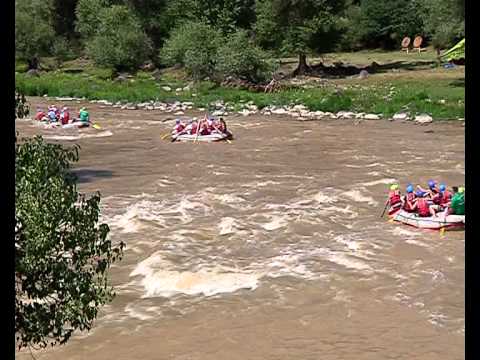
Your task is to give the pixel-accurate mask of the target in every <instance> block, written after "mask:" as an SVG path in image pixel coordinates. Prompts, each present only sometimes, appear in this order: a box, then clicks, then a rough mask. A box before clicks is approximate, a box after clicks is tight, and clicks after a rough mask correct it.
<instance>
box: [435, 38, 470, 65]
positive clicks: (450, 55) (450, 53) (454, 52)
mask: <svg viewBox="0 0 480 360" xmlns="http://www.w3.org/2000/svg"><path fill="white" fill-rule="evenodd" d="M440 59H442V60H446V61H455V60H460V59H465V39H463V40H462V41H460V42H459V43H458V44H456V45H455V46H454V47H452V48H451V49H449V50H447V51H446V52H445V53H443V54H442V55H440Z"/></svg>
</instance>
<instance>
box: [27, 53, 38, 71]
mask: <svg viewBox="0 0 480 360" xmlns="http://www.w3.org/2000/svg"><path fill="white" fill-rule="evenodd" d="M28 70H38V58H37V57H36V56H34V57H33V58H31V59H29V60H28Z"/></svg>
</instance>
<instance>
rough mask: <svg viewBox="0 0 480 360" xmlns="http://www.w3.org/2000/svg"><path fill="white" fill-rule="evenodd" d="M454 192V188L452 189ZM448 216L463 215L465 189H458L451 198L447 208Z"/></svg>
mask: <svg viewBox="0 0 480 360" xmlns="http://www.w3.org/2000/svg"><path fill="white" fill-rule="evenodd" d="M453 190H454V192H455V188H453ZM448 213H449V214H454V215H465V188H464V187H459V188H458V191H457V192H455V193H454V194H453V196H452V201H451V202H450V207H449V208H448Z"/></svg>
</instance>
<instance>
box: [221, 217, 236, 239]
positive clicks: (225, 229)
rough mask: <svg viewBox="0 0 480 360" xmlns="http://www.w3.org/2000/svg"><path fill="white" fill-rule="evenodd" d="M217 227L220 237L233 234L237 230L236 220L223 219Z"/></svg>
mask: <svg viewBox="0 0 480 360" xmlns="http://www.w3.org/2000/svg"><path fill="white" fill-rule="evenodd" d="M217 227H218V231H219V234H220V235H228V234H231V233H233V232H234V230H235V219H234V218H231V217H223V218H222V220H221V221H220V224H218V225H217Z"/></svg>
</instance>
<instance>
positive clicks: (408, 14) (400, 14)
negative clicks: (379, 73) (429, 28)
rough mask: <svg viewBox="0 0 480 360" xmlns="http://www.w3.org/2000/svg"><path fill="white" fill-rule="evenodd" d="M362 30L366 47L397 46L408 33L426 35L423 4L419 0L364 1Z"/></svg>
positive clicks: (362, 4)
mask: <svg viewBox="0 0 480 360" xmlns="http://www.w3.org/2000/svg"><path fill="white" fill-rule="evenodd" d="M361 12H362V19H361V23H360V32H361V33H362V35H363V41H364V43H365V44H366V45H367V46H378V45H380V46H381V47H383V48H394V47H398V46H399V45H400V42H401V41H402V38H403V37H405V36H410V37H414V36H416V35H423V17H424V16H423V14H424V10H423V6H422V4H421V3H420V2H419V1H416V0H395V1H391V0H362V2H361Z"/></svg>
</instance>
